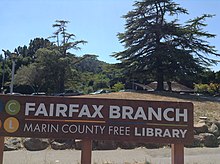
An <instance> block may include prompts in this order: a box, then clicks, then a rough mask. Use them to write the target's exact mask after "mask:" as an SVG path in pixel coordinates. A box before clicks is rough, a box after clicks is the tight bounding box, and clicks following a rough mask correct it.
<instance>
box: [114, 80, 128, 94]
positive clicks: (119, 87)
mask: <svg viewBox="0 0 220 164" xmlns="http://www.w3.org/2000/svg"><path fill="white" fill-rule="evenodd" d="M124 88H125V85H124V84H122V83H121V82H118V83H116V84H114V85H113V86H112V91H114V92H118V91H120V90H123V89H124Z"/></svg>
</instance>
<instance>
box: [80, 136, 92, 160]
mask: <svg viewBox="0 0 220 164" xmlns="http://www.w3.org/2000/svg"><path fill="white" fill-rule="evenodd" d="M91 162H92V140H91V139H83V140H82V151H81V164H91Z"/></svg>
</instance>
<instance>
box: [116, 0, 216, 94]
mask: <svg viewBox="0 0 220 164" xmlns="http://www.w3.org/2000/svg"><path fill="white" fill-rule="evenodd" d="M134 6H135V9H133V10H132V11H130V12H128V13H127V14H126V15H124V18H125V19H126V24H125V32H124V33H119V34H118V38H119V40H120V42H121V43H123V44H124V47H125V50H124V51H121V52H118V53H116V54H114V55H113V56H114V57H116V58H117V59H119V60H121V61H122V65H123V67H125V69H126V71H127V72H130V73H129V74H130V75H135V74H136V73H137V72H141V73H142V74H143V73H145V74H146V75H147V76H148V77H149V78H153V79H154V80H156V81H157V82H158V86H157V89H158V90H163V87H164V86H163V82H164V80H167V81H171V80H176V79H180V78H181V77H182V76H184V77H186V76H187V77H193V76H195V75H196V74H198V73H199V72H201V71H202V70H203V67H204V66H205V67H206V66H210V65H211V64H213V63H216V61H215V60H212V59H210V58H208V57H207V55H216V56H217V55H218V56H219V54H217V53H216V52H217V51H216V50H215V49H214V47H213V46H210V45H209V44H208V42H207V39H208V38H213V37H214V36H215V35H213V34H210V33H208V32H206V31H203V28H204V27H205V26H206V24H205V23H204V21H205V20H206V19H207V18H211V17H212V15H205V14H204V15H202V16H200V17H197V18H195V19H192V20H189V21H188V22H186V23H185V24H183V25H181V24H179V23H178V21H179V20H177V19H176V15H180V14H188V13H187V10H186V9H184V8H181V7H180V6H179V5H178V4H176V3H175V2H173V1H172V0H166V1H164V0H151V1H149V0H142V1H137V2H135V4H134ZM204 54H205V55H204Z"/></svg>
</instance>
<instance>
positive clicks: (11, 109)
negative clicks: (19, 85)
mask: <svg viewBox="0 0 220 164" xmlns="http://www.w3.org/2000/svg"><path fill="white" fill-rule="evenodd" d="M20 108H21V105H20V103H19V102H18V101H17V100H9V101H8V102H7V103H6V105H5V110H6V112H7V113H8V114H10V115H16V114H18V112H19V111H20Z"/></svg>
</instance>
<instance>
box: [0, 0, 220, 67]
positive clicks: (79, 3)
mask: <svg viewBox="0 0 220 164" xmlns="http://www.w3.org/2000/svg"><path fill="white" fill-rule="evenodd" d="M175 1H176V2H177V3H179V4H181V6H182V7H184V8H186V9H188V11H189V13H190V15H188V16H186V17H180V18H181V20H188V19H190V18H194V17H196V16H199V15H201V14H204V13H209V14H215V15H216V16H215V17H214V18H212V19H210V20H207V23H208V24H209V25H208V27H207V28H206V29H205V30H206V31H208V32H211V33H214V34H216V35H217V36H216V38H214V39H211V40H209V41H210V43H211V44H212V45H214V46H216V49H217V50H218V52H219V53H220V10H219V8H220V1H219V0H175ZM133 3H134V0H1V1H0V5H1V9H0V20H1V26H0V31H1V35H0V36H1V39H0V49H8V50H10V51H13V50H14V49H15V48H16V47H18V46H23V45H28V44H29V41H30V39H34V38H36V37H43V38H47V37H48V36H50V35H52V33H53V32H54V31H55V29H54V28H53V27H52V24H53V23H54V21H55V20H60V19H63V20H68V21H70V23H69V24H68V32H70V33H74V34H75V35H76V40H81V39H83V40H86V41H88V43H87V44H85V45H82V46H81V48H82V49H81V50H80V51H74V53H75V54H77V55H78V56H82V55H83V54H96V55H98V56H99V59H100V60H103V61H106V62H108V63H115V62H116V60H115V59H114V58H112V57H110V55H111V54H112V53H113V52H118V51H121V50H123V46H122V45H121V44H120V43H119V41H118V38H117V36H116V35H117V33H118V32H123V31H124V24H125V20H124V19H123V18H121V16H122V15H125V14H126V13H127V12H128V11H130V10H132V9H133V7H132V4H133ZM0 53H2V52H0ZM218 59H219V60H220V57H219V58H218ZM212 69H213V70H215V71H219V70H220V64H218V65H217V66H215V67H213V68H212Z"/></svg>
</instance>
